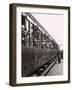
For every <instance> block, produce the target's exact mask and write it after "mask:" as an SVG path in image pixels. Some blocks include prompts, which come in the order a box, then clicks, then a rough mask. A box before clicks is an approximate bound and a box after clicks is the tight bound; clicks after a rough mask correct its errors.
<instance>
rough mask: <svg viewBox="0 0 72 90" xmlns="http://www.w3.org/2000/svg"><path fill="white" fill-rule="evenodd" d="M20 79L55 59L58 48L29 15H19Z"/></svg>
mask: <svg viewBox="0 0 72 90" xmlns="http://www.w3.org/2000/svg"><path fill="white" fill-rule="evenodd" d="M21 50H22V51H21V52H22V68H21V70H22V72H21V76H22V77H27V76H29V75H31V73H33V72H34V71H36V70H37V69H38V68H40V67H41V66H42V65H44V64H45V63H51V60H54V59H53V58H55V57H57V53H58V51H59V46H58V44H57V43H56V41H55V40H54V39H53V38H52V36H51V35H50V34H49V33H48V32H47V31H46V30H45V28H44V27H43V26H42V25H41V24H40V23H39V22H38V21H37V20H36V18H35V17H34V16H33V15H32V14H31V13H22V14H21Z"/></svg>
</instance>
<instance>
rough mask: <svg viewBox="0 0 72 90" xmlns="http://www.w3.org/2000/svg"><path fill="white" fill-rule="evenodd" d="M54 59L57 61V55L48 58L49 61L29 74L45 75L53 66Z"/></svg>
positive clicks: (32, 75) (33, 75)
mask: <svg viewBox="0 0 72 90" xmlns="http://www.w3.org/2000/svg"><path fill="white" fill-rule="evenodd" d="M56 61H57V57H54V58H53V59H52V60H50V62H47V63H46V64H44V65H43V66H41V67H40V68H38V69H37V70H36V71H34V72H33V73H31V74H30V75H29V76H31V77H35V76H46V75H47V74H48V72H49V71H50V69H51V68H52V67H53V65H54V64H55V63H56Z"/></svg>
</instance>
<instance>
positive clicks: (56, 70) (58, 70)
mask: <svg viewBox="0 0 72 90" xmlns="http://www.w3.org/2000/svg"><path fill="white" fill-rule="evenodd" d="M56 75H63V60H62V61H61V63H58V62H56V64H55V65H54V66H53V67H52V68H51V70H50V71H49V72H48V74H47V76H56Z"/></svg>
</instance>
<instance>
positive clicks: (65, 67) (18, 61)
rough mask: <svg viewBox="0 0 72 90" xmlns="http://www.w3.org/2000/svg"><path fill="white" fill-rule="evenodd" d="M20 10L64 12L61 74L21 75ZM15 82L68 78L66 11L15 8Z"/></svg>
mask: <svg viewBox="0 0 72 90" xmlns="http://www.w3.org/2000/svg"><path fill="white" fill-rule="evenodd" d="M21 12H37V13H38V12H39V13H57V14H64V63H63V75H62V76H45V77H44V76H41V77H24V78H23V77H21ZM16 20H17V21H16V22H17V25H16V29H17V30H16V83H36V82H53V81H64V80H65V81H67V80H68V11H67V10H61V9H58V10H57V9H44V8H31V7H30V8H28V7H17V8H16Z"/></svg>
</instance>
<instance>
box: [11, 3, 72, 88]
mask: <svg viewBox="0 0 72 90" xmlns="http://www.w3.org/2000/svg"><path fill="white" fill-rule="evenodd" d="M10 10H11V14H10V15H13V18H11V16H10V19H11V23H10V25H11V26H10V30H11V32H10V35H11V44H10V46H11V57H10V84H11V85H14V86H16V85H17V86H19V85H41V84H54V83H55V84H57V83H69V82H70V7H65V6H63V7H62V6H46V5H26V4H12V6H11V9H10Z"/></svg>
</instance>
